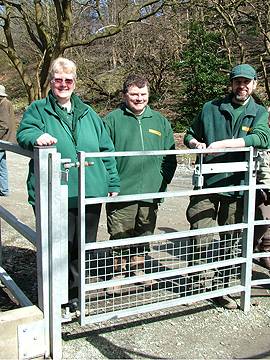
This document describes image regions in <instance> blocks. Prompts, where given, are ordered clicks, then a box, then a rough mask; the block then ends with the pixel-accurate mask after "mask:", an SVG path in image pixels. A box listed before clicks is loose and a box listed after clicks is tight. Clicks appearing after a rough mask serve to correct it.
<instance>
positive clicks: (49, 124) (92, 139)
mask: <svg viewBox="0 0 270 360" xmlns="http://www.w3.org/2000/svg"><path fill="white" fill-rule="evenodd" d="M50 94H51V93H50ZM71 102H72V108H73V109H74V119H75V126H74V128H73V130H72V129H71V128H70V127H69V126H68V124H67V123H66V122H65V119H62V118H60V116H59V115H58V114H57V109H56V106H57V105H56V102H55V100H54V98H53V96H49V95H48V96H47V97H46V98H45V99H42V100H37V101H35V102H33V103H32V104H31V105H30V106H29V107H28V108H27V110H26V111H25V113H24V115H23V118H22V120H21V123H20V126H19V129H18V131H17V141H18V143H19V145H20V146H22V147H23V148H25V149H28V150H33V147H34V145H35V144H36V140H37V138H38V137H39V136H41V135H42V134H44V133H49V134H50V135H52V136H54V137H55V138H57V144H56V148H57V151H58V152H60V153H61V157H62V158H65V159H71V161H72V162H75V161H78V156H77V153H78V151H85V152H101V151H114V147H113V144H112V141H111V139H110V137H109V136H108V133H107V132H106V130H105V128H104V125H103V123H102V120H101V119H100V118H99V116H98V115H97V114H96V113H95V111H94V110H93V109H92V108H91V107H90V106H88V105H86V104H84V103H83V102H82V101H81V100H80V98H79V97H78V96H76V95H74V94H72V97H71ZM58 113H59V111H58ZM87 160H88V161H93V162H94V165H93V166H90V167H86V168H85V192H86V197H98V196H107V194H108V192H114V191H115V192H119V190H120V187H119V184H120V180H119V176H118V173H117V170H116V161H115V159H114V158H113V157H107V158H91V157H88V158H87ZM27 186H28V195H29V202H30V203H31V204H32V205H34V203H35V179H34V171H33V161H32V160H31V162H30V164H29V175H28V180H27ZM68 197H69V208H76V207H77V206H78V204H77V197H78V169H76V168H71V169H70V171H69V176H68Z"/></svg>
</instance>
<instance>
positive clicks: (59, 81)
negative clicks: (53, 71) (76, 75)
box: [52, 78, 74, 86]
mask: <svg viewBox="0 0 270 360" xmlns="http://www.w3.org/2000/svg"><path fill="white" fill-rule="evenodd" d="M52 83H54V84H55V85H62V84H63V83H65V85H68V86H71V85H73V84H74V79H60V78H55V79H52Z"/></svg>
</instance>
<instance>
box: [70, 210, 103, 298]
mask: <svg viewBox="0 0 270 360" xmlns="http://www.w3.org/2000/svg"><path fill="white" fill-rule="evenodd" d="M100 212H101V204H94V205H87V206H86V208H85V241H86V243H90V242H95V241H96V239H97V231H98V223H99V218H100ZM68 258H69V259H68V260H69V300H74V299H76V298H78V285H79V281H80V279H79V266H78V209H69V210H68Z"/></svg>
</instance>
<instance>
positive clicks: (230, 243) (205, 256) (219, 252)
mask: <svg viewBox="0 0 270 360" xmlns="http://www.w3.org/2000/svg"><path fill="white" fill-rule="evenodd" d="M186 216H187V220H188V222H189V223H190V229H191V230H194V229H202V228H208V227H209V228H212V227H215V226H222V225H230V224H236V223H240V222H242V216H243V198H242V197H239V198H237V197H232V196H226V195H222V194H206V195H198V196H195V195H193V196H191V197H190V203H189V206H188V208H187V211H186ZM239 236H240V230H235V231H228V232H220V233H217V234H213V233H209V234H206V235H198V236H194V237H192V238H191V239H190V246H189V249H188V265H189V266H193V265H201V264H206V263H209V262H213V261H221V260H227V259H229V258H231V257H232V256H233V247H234V244H235V242H236V241H237V239H239ZM218 276H219V277H226V271H225V270H224V269H222V268H219V270H218V272H217V270H212V271H206V272H204V275H203V274H200V278H203V277H205V278H212V279H213V278H214V277H218ZM223 281H227V279H223Z"/></svg>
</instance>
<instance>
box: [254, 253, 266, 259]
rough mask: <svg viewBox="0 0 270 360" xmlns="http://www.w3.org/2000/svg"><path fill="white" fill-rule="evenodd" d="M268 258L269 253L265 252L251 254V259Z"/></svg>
mask: <svg viewBox="0 0 270 360" xmlns="http://www.w3.org/2000/svg"><path fill="white" fill-rule="evenodd" d="M266 257H270V251H267V252H266V251H265V252H255V253H253V254H252V259H258V258H266Z"/></svg>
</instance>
